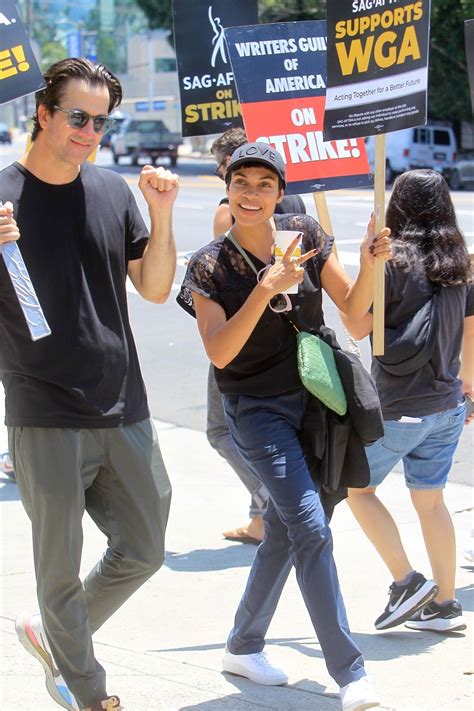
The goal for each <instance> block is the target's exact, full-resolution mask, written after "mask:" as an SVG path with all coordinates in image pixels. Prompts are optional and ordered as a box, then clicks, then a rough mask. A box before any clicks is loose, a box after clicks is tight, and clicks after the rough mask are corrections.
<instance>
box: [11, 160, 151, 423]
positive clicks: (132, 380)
mask: <svg viewBox="0 0 474 711" xmlns="http://www.w3.org/2000/svg"><path fill="white" fill-rule="evenodd" d="M0 198H1V199H2V201H3V202H6V201H7V200H9V201H10V202H12V204H13V210H14V217H15V219H16V221H17V223H18V227H19V230H20V240H19V242H18V245H19V247H20V251H21V253H22V256H23V259H24V261H25V264H26V267H27V269H28V271H29V274H30V277H31V280H32V282H33V285H34V287H35V290H36V293H37V295H38V299H39V302H40V304H41V306H42V308H43V311H44V314H45V317H46V320H47V321H48V323H49V326H50V328H51V331H52V334H51V335H50V336H48V337H46V338H42V339H40V340H38V341H34V342H33V341H32V340H31V338H30V334H29V331H28V328H27V326H26V323H25V319H24V316H23V312H22V311H21V308H20V305H19V303H18V299H17V297H16V294H15V291H14V289H13V286H12V283H11V280H10V277H9V274H8V272H7V270H6V267H5V264H4V262H3V260H2V259H0V375H1V378H2V380H3V385H4V387H5V395H6V413H7V414H6V424H7V425H11V426H24V427H28V426H29V427H75V428H77V427H79V428H96V427H115V426H121V425H127V424H132V423H133V422H138V421H140V420H142V419H145V418H146V417H148V415H149V412H148V406H147V401H146V393H145V387H144V384H143V380H142V377H141V373H140V368H139V364H138V357H137V353H136V348H135V344H134V341H133V336H132V333H131V329H130V324H129V318H128V309H127V295H126V288H125V280H126V275H127V265H128V262H129V261H130V260H134V259H139V258H141V256H142V255H143V252H144V249H145V247H146V244H147V242H148V237H149V234H148V230H147V228H146V226H145V223H144V222H143V219H142V217H141V215H140V212H139V210H138V207H137V204H136V202H135V199H134V197H133V195H132V193H131V191H130V189H129V188H128V186H127V184H126V183H125V181H124V180H123V178H121V177H120V176H118V175H116V174H115V173H113V172H111V171H108V170H105V169H102V168H97V167H96V166H93V165H91V164H89V163H86V164H84V165H83V166H82V167H81V171H80V174H79V176H78V177H77V178H76V179H75V180H74V181H73V182H71V183H68V184H65V185H52V184H49V183H45V182H43V181H41V180H39V179H38V178H36V177H35V176H34V175H33V174H32V173H30V172H29V171H28V170H26V168H24V167H23V166H22V165H20V164H19V163H14V164H13V165H11V166H9V167H8V168H6V169H4V170H3V171H1V173H0Z"/></svg>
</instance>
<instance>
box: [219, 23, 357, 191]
mask: <svg viewBox="0 0 474 711" xmlns="http://www.w3.org/2000/svg"><path fill="white" fill-rule="evenodd" d="M225 37H226V42H227V46H228V49H229V56H230V60H231V63H232V69H233V72H234V76H235V81H236V85H237V92H238V96H239V100H240V107H241V111H242V115H243V118H244V123H245V130H246V132H247V136H248V139H249V141H264V142H266V143H270V144H271V145H272V146H274V147H275V148H276V149H277V150H278V151H279V152H280V153H281V155H282V156H283V158H284V160H285V163H286V178H287V188H286V193H287V194H289V195H291V194H295V193H308V192H320V191H326V190H334V189H337V188H348V187H360V186H367V185H369V184H371V179H370V176H369V172H370V171H369V165H368V162H367V156H366V152H365V145H364V142H363V141H362V140H359V139H346V138H340V139H338V140H337V141H327V142H325V141H324V140H323V134H322V128H323V115H324V105H325V95H326V22H324V21H310V22H282V23H273V24H267V25H254V26H251V27H232V28H229V29H226V30H225Z"/></svg>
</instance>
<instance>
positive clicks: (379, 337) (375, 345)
mask: <svg viewBox="0 0 474 711" xmlns="http://www.w3.org/2000/svg"><path fill="white" fill-rule="evenodd" d="M374 215H375V234H378V233H379V232H380V230H382V229H383V228H384V227H385V134H381V135H379V136H376V137H375V184H374ZM373 312H374V320H373V324H374V325H373V331H372V353H373V355H375V356H379V355H383V354H384V349H385V345H384V335H385V262H384V260H383V259H378V258H375V260H374V307H373Z"/></svg>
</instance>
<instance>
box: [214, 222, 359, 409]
mask: <svg viewBox="0 0 474 711" xmlns="http://www.w3.org/2000/svg"><path fill="white" fill-rule="evenodd" d="M226 237H227V238H228V239H229V240H230V241H231V242H232V244H233V245H234V247H235V248H236V249H237V250H238V251H239V252H240V254H241V255H242V257H243V258H244V259H245V261H246V262H247V264H248V265H249V267H250V268H251V269H252V271H254V272H255V274H257V269H256V267H255V265H254V264H253V262H252V261H251V260H250V259H249V257H248V255H247V254H246V252H245V251H244V250H243V249H242V247H241V246H240V244H239V243H238V242H237V240H236V239H235V237H234V236H233V234H232V233H231V232H230V231H229V232H227V233H226ZM282 315H284V316H285V317H286V318H287V319H288V321H289V323H291V325H292V326H293V328H294V329H295V331H296V341H297V361H298V372H299V375H300V378H301V382H302V383H303V385H304V387H305V388H306V389H307V390H308V391H309V392H310V393H311V394H312V395H314V396H315V397H317V398H318V400H321V402H322V403H323V405H326V407H328V408H329V409H331V410H333V411H334V412H335V413H336V414H338V415H345V414H346V412H347V399H346V394H345V392H344V387H343V385H342V383H341V379H340V377H339V373H338V372H337V366H336V360H335V358H334V353H333V350H332V348H331V346H330V345H329V344H328V343H326V342H325V341H324V340H323V339H322V338H321V337H320V336H316V335H314V334H312V333H308V332H307V331H300V330H299V329H298V328H297V327H296V326H295V324H294V323H293V321H292V320H291V319H290V318H289V317H288V316H287V314H282Z"/></svg>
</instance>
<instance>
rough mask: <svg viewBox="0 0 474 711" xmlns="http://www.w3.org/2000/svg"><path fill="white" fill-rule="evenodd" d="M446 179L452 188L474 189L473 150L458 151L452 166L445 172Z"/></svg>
mask: <svg viewBox="0 0 474 711" xmlns="http://www.w3.org/2000/svg"><path fill="white" fill-rule="evenodd" d="M446 179H447V181H448V183H449V187H450V188H451V189H452V190H462V188H465V187H470V188H471V190H472V189H474V150H470V151H462V152H459V154H458V156H457V158H456V160H455V162H454V165H453V167H452V168H451V169H450V170H449V172H447V174H446Z"/></svg>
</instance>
